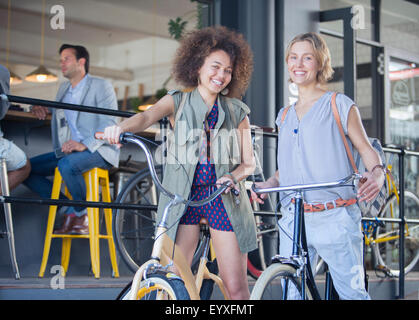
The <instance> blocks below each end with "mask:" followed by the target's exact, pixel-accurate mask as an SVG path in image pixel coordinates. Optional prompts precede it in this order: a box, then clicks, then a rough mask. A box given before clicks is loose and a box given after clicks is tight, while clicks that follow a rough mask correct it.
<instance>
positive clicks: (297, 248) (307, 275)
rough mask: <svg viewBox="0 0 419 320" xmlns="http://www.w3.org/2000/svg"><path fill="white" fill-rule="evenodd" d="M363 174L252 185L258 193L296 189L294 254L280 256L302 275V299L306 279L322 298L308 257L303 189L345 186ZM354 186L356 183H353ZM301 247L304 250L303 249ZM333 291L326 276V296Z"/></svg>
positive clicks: (284, 297)
mask: <svg viewBox="0 0 419 320" xmlns="http://www.w3.org/2000/svg"><path fill="white" fill-rule="evenodd" d="M359 178H361V176H360V175H359V174H352V175H350V176H348V177H346V178H344V179H341V180H339V181H336V182H329V183H318V184H306V185H294V186H285V187H275V188H255V186H254V185H253V186H252V189H253V191H254V192H256V193H269V192H281V191H295V192H296V195H295V197H294V198H295V204H294V205H295V207H294V230H293V248H292V255H291V257H289V258H288V259H286V258H281V257H280V258H279V259H277V260H279V262H280V263H285V264H291V265H293V266H294V267H295V268H296V270H297V274H298V273H299V274H300V276H301V280H302V281H301V286H302V288H301V295H302V299H305V297H306V290H307V288H306V281H307V282H308V283H307V286H308V289H309V290H310V293H311V294H312V296H313V297H315V298H316V299H319V298H320V295H319V293H318V290H317V286H316V284H315V281H314V276H313V273H312V270H311V267H310V262H309V259H308V258H307V244H306V239H305V230H304V229H303V227H304V201H303V191H306V190H318V189H324V188H332V187H341V186H344V185H345V184H346V183H347V182H349V181H352V183H353V182H354V180H355V179H359ZM352 186H354V184H352ZM301 248H302V249H303V250H301ZM287 282H288V279H287V280H286V283H285V286H284V290H283V297H282V298H283V300H286V297H287V295H288V283H287ZM330 292H331V277H330V276H328V277H326V298H328V297H329V294H330Z"/></svg>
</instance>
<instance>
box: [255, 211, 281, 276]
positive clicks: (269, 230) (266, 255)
mask: <svg viewBox="0 0 419 320" xmlns="http://www.w3.org/2000/svg"><path fill="white" fill-rule="evenodd" d="M271 220H272V219H270V220H268V222H265V221H263V220H262V218H261V217H259V216H255V222H256V228H257V236H258V248H257V249H255V250H253V251H251V252H249V253H248V255H247V273H248V274H249V275H250V276H251V277H252V278H253V279H257V278H259V276H260V275H261V274H262V272H263V270H265V269H266V268H267V266H268V265H269V264H270V263H271V257H272V256H273V255H275V253H276V252H278V248H279V243H278V242H279V241H278V230H277V228H276V226H275V223H272V222H271Z"/></svg>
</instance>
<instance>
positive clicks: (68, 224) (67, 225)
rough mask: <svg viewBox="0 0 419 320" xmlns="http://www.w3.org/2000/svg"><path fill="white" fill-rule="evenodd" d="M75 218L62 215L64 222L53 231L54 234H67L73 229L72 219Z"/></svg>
mask: <svg viewBox="0 0 419 320" xmlns="http://www.w3.org/2000/svg"><path fill="white" fill-rule="evenodd" d="M75 218H77V217H75V216H72V215H68V214H66V215H64V221H63V224H62V226H61V228H60V229H57V230H54V233H55V234H68V233H69V232H70V230H71V228H72V227H73V223H74V219H75Z"/></svg>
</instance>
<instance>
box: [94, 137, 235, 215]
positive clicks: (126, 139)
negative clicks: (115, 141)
mask: <svg viewBox="0 0 419 320" xmlns="http://www.w3.org/2000/svg"><path fill="white" fill-rule="evenodd" d="M103 137H104V134H103V132H96V133H95V138H96V139H102V140H103ZM119 142H120V143H121V144H127V143H134V144H136V145H138V146H139V147H140V148H141V149H142V150H143V151H144V153H145V156H146V159H147V166H148V168H149V170H150V173H151V178H152V179H153V181H154V183H155V184H156V187H157V188H158V189H159V190H160V192H161V193H163V194H164V195H165V196H167V197H169V198H170V199H172V200H173V199H175V198H177V200H178V201H179V195H175V194H173V193H171V192H170V191H168V190H167V189H166V188H164V187H163V185H162V184H161V182H160V179H159V178H158V176H157V173H156V168H155V165H154V160H153V156H152V155H151V152H150V149H149V148H148V147H147V146H146V145H145V144H144V142H143V141H142V139H141V137H139V136H136V135H135V134H133V133H131V132H124V133H121V135H120V136H119ZM229 185H230V184H225V185H222V186H221V187H220V188H218V189H217V191H215V192H214V193H213V194H211V195H210V196H209V197H207V198H206V199H203V200H198V201H189V200H186V199H183V198H182V199H181V200H180V202H181V203H183V204H188V205H189V206H191V207H200V206H203V205H205V204H207V203H209V202H211V201H213V200H214V199H215V198H216V197H218V196H219V195H220V194H221V193H223V192H224V191H225V190H226V189H227V188H228V187H229ZM232 190H235V189H232Z"/></svg>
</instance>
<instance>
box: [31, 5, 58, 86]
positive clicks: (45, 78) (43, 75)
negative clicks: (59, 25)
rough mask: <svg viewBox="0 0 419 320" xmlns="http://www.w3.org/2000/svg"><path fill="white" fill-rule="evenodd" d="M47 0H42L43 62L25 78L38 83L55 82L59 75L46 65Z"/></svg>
mask: <svg viewBox="0 0 419 320" xmlns="http://www.w3.org/2000/svg"><path fill="white" fill-rule="evenodd" d="M44 20H45V0H42V22H41V24H42V26H41V64H40V66H39V67H38V68H36V69H35V70H34V71H32V72H31V73H29V74H28V75H27V76H26V77H25V80H26V81H29V82H38V83H46V82H55V81H57V80H58V77H57V76H56V75H55V74H53V73H52V72H50V71H49V70H48V69H47V68H45V66H44V37H45V24H44Z"/></svg>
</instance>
